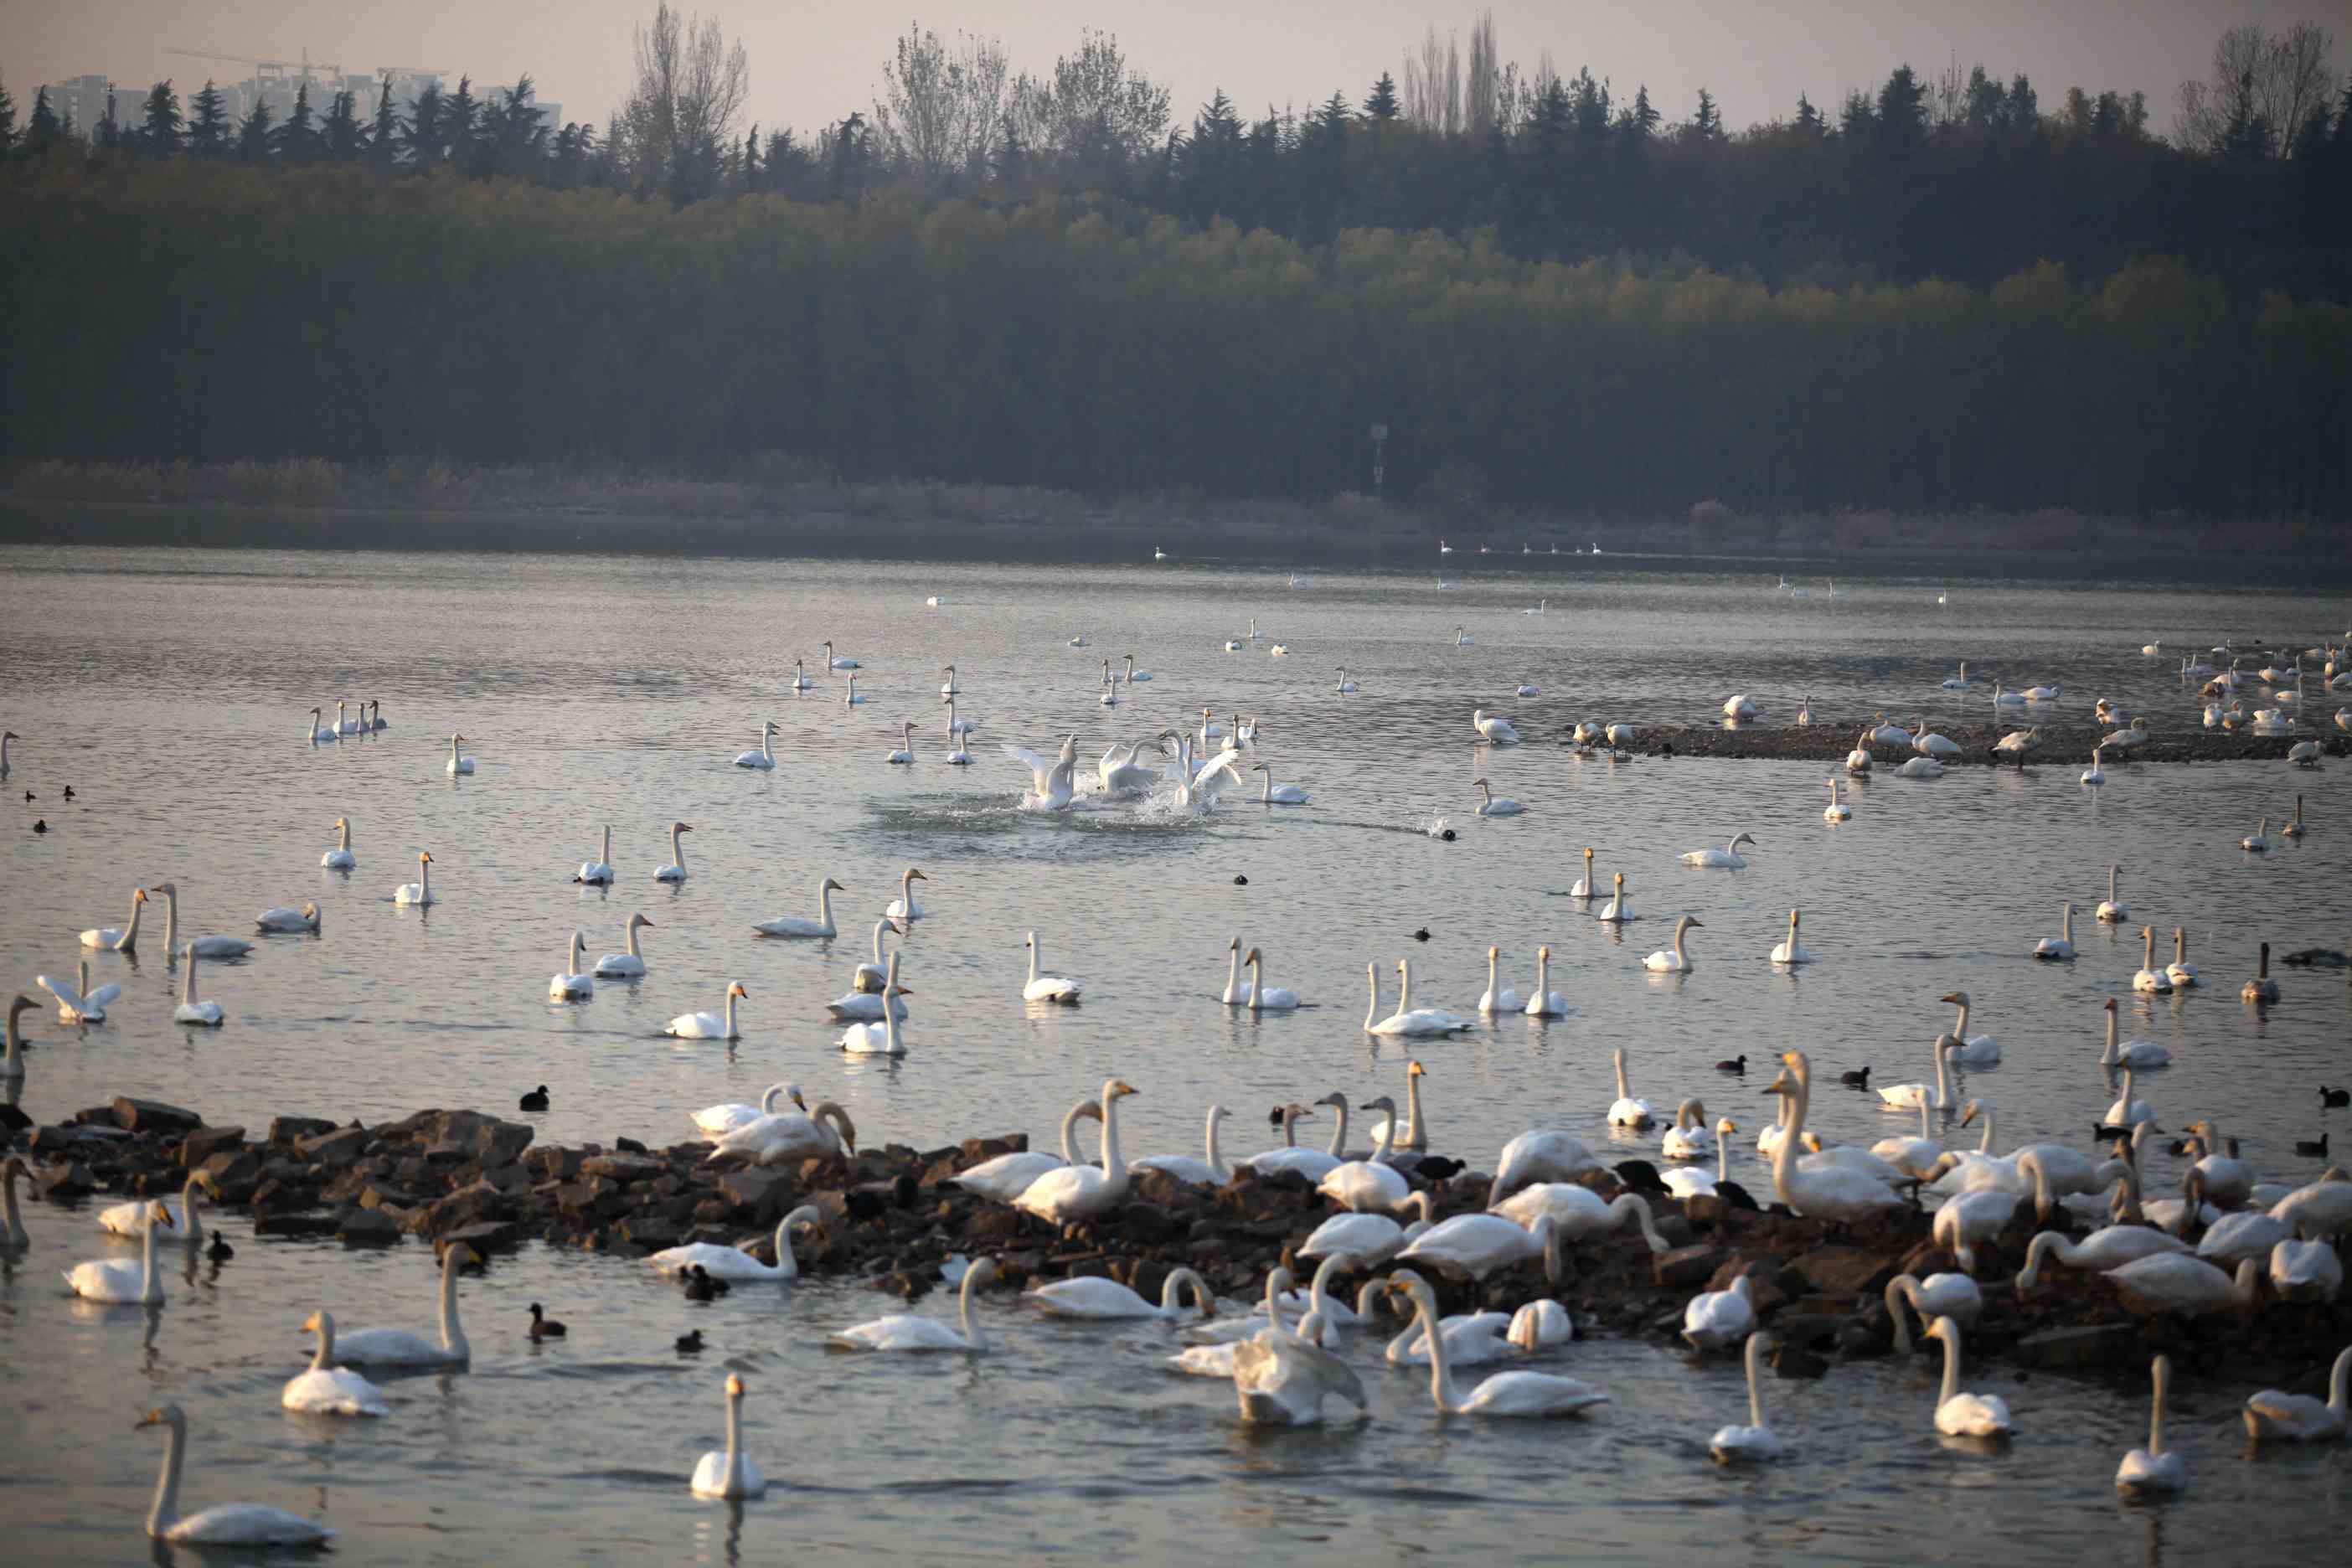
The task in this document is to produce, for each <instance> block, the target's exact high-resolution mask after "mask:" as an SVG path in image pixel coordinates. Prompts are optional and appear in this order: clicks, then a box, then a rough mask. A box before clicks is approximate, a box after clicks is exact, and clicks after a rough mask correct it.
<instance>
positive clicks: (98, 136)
mask: <svg viewBox="0 0 2352 1568" xmlns="http://www.w3.org/2000/svg"><path fill="white" fill-rule="evenodd" d="M89 139H90V143H91V145H93V146H96V147H101V148H104V149H105V150H106V151H108V152H112V151H114V149H116V148H118V147H120V146H121V145H122V121H121V120H120V119H118V118H116V115H115V111H114V89H112V88H109V89H106V112H105V113H104V114H102V115H100V116H99V121H98V126H97V129H96V130H94V131H92V132H90V138H89Z"/></svg>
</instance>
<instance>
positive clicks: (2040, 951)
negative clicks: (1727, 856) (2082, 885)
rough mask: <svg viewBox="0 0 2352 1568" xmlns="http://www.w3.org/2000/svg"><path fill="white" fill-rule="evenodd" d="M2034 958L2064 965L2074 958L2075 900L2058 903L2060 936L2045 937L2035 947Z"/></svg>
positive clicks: (2062, 900) (2063, 900)
mask: <svg viewBox="0 0 2352 1568" xmlns="http://www.w3.org/2000/svg"><path fill="white" fill-rule="evenodd" d="M2033 956H2034V957H2036V958H2038V959H2042V960H2043V961H2044V962H2046V963H2063V962H2064V961H2065V960H2067V959H2071V958H2073V957H2074V900H2072V899H2061V900H2059V901H2058V934H2057V935H2056V936H2045V937H2043V938H2042V940H2041V941H2040V942H2036V943H2034V945H2033Z"/></svg>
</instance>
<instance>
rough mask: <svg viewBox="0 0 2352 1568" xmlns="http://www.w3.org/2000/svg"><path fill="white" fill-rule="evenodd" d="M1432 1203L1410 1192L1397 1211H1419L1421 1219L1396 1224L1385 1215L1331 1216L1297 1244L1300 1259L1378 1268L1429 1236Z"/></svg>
mask: <svg viewBox="0 0 2352 1568" xmlns="http://www.w3.org/2000/svg"><path fill="white" fill-rule="evenodd" d="M1434 1204H1435V1200H1434V1199H1433V1197H1432V1196H1431V1194H1428V1193H1412V1194H1408V1195H1407V1196H1406V1198H1405V1200H1404V1202H1403V1203H1402V1204H1399V1205H1395V1206H1396V1207H1397V1208H1398V1209H1400V1210H1403V1209H1418V1210H1419V1211H1420V1215H1421V1217H1420V1218H1419V1219H1416V1220H1414V1221H1413V1222H1412V1224H1411V1225H1399V1224H1398V1223H1397V1222H1396V1221H1395V1220H1392V1219H1391V1218H1390V1217H1389V1216H1388V1215H1384V1214H1341V1215H1332V1216H1331V1217H1330V1218H1329V1219H1327V1220H1325V1221H1324V1222H1323V1223H1322V1224H1321V1225H1318V1226H1316V1227H1315V1228H1314V1230H1313V1231H1312V1232H1310V1233H1309V1234H1308V1236H1307V1239H1306V1240H1305V1241H1302V1242H1300V1243H1299V1244H1298V1248H1297V1250H1298V1256H1299V1257H1301V1258H1333V1257H1347V1258H1353V1259H1354V1260H1355V1263H1354V1266H1355V1267H1357V1268H1377V1267H1378V1266H1380V1265H1381V1264H1383V1263H1386V1262H1387V1261H1388V1260H1389V1259H1390V1258H1394V1257H1395V1256H1396V1255H1397V1254H1398V1253H1399V1252H1401V1251H1402V1250H1403V1249H1404V1248H1405V1247H1408V1246H1410V1245H1411V1244H1412V1243H1413V1242H1414V1241H1417V1240H1419V1239H1420V1238H1421V1237H1423V1236H1425V1235H1427V1234H1428V1232H1429V1229H1430V1226H1431V1224H1432V1215H1433V1214H1434V1213H1435V1212H1436V1211H1435V1207H1434Z"/></svg>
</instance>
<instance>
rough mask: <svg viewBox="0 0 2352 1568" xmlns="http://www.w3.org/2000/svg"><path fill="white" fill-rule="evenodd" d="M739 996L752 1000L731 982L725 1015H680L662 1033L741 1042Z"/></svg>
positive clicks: (744, 991) (745, 992)
mask: <svg viewBox="0 0 2352 1568" xmlns="http://www.w3.org/2000/svg"><path fill="white" fill-rule="evenodd" d="M893 956H895V954H894V955H893ZM738 996H740V997H741V998H743V999H744V1000H745V1001H747V1002H748V1001H750V1000H751V993H750V992H749V991H746V990H744V989H743V987H742V986H741V985H740V984H738V983H737V982H735V981H731V980H730V981H729V982H728V983H727V1005H726V1011H725V1013H724V1014H723V1015H721V1016H712V1015H710V1014H709V1013H680V1014H679V1015H678V1016H677V1017H675V1018H672V1019H671V1020H670V1021H669V1022H668V1023H667V1024H664V1025H663V1026H662V1033H663V1034H665V1035H668V1036H670V1037H673V1038H676V1039H680V1040H740V1039H741V1038H742V1037H743V1031H742V1030H740V1029H739V1028H737V1027H736V1026H735V999H736V998H737V997H738Z"/></svg>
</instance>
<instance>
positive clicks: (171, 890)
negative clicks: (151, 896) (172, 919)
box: [147, 882, 180, 899]
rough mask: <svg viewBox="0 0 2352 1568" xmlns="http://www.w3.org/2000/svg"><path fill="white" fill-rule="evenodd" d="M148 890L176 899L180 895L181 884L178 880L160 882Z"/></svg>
mask: <svg viewBox="0 0 2352 1568" xmlns="http://www.w3.org/2000/svg"><path fill="white" fill-rule="evenodd" d="M147 890H148V891H149V892H151V893H162V894H163V895H164V896H165V897H166V898H173V899H176V898H178V897H179V896H180V885H179V884H178V883H177V882H158V883H156V884H155V885H154V886H153V887H152V888H150V889H147Z"/></svg>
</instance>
